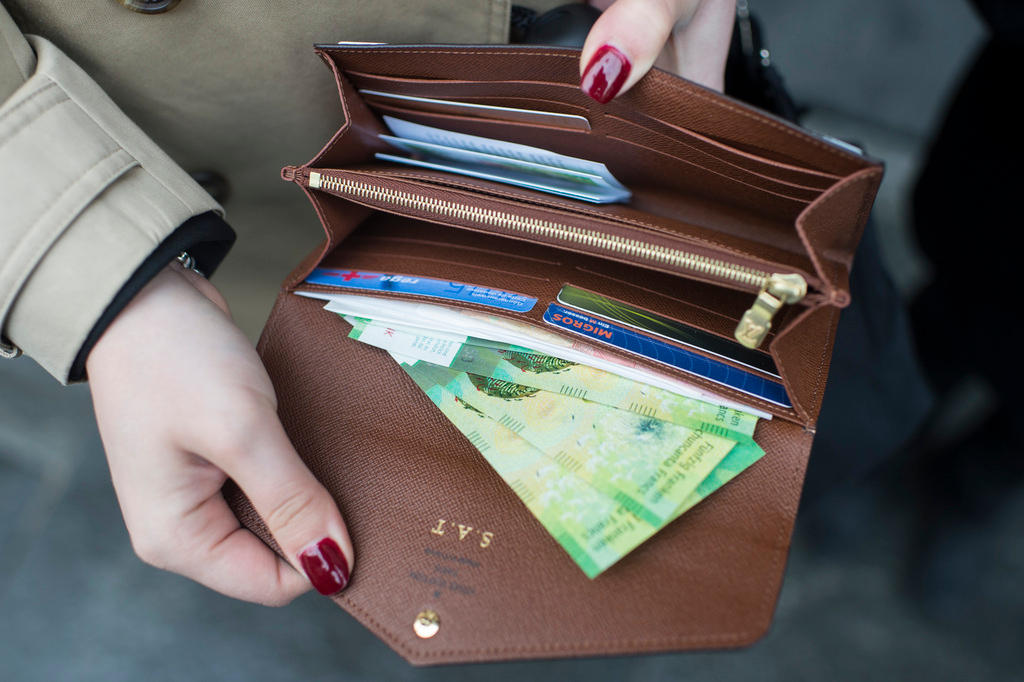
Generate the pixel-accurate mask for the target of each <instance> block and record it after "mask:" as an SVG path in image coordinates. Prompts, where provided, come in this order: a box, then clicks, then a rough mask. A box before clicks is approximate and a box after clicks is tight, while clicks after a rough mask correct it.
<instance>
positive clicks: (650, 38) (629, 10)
mask: <svg viewBox="0 0 1024 682" xmlns="http://www.w3.org/2000/svg"><path fill="white" fill-rule="evenodd" d="M595 4H598V3H595ZM699 4H700V3H699V0H616V2H613V3H612V4H611V6H609V7H608V9H606V10H605V11H604V13H603V14H601V16H600V18H599V19H598V20H597V22H596V23H595V24H594V26H593V27H592V28H591V29H590V33H589V34H588V35H587V40H586V42H585V43H584V44H583V52H582V54H581V58H580V73H581V80H580V87H581V88H582V89H583V92H585V93H587V94H588V95H590V96H591V97H593V98H594V99H596V100H597V101H598V102H601V103H602V104H604V103H605V102H609V101H611V100H612V98H614V97H615V96H616V95H619V94H620V93H623V92H626V91H627V90H629V89H630V88H631V87H633V84H634V83H636V82H637V81H638V80H640V78H641V77H642V76H643V75H644V74H645V73H647V72H648V71H649V70H650V68H651V66H653V65H654V60H656V59H657V58H658V55H659V54H661V50H662V48H663V47H664V46H665V41H666V40H668V37H669V35H671V33H672V29H673V28H674V27H675V25H676V24H677V23H678V22H679V21H684V22H685V21H688V20H689V19H690V17H691V16H692V15H693V13H694V11H695V10H696V8H697V6H698V5H699Z"/></svg>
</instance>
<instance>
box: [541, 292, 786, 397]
mask: <svg viewBox="0 0 1024 682" xmlns="http://www.w3.org/2000/svg"><path fill="white" fill-rule="evenodd" d="M544 321H545V322H547V323H548V324H550V325H552V326H554V327H559V328H561V329H564V330H566V331H569V332H572V333H575V334H579V335H580V336H583V337H586V338H588V339H591V340H593V341H597V342H599V343H603V344H606V345H609V346H614V347H615V348H621V349H622V350H624V351H627V352H629V353H632V354H634V355H639V356H641V357H645V358H649V359H651V360H654V361H656V362H660V363H661V364H663V365H667V366H669V367H674V368H676V369H679V370H682V371H684V372H687V373H689V374H693V375H695V376H699V377H703V378H705V379H708V380H709V381H713V382H715V383H717V384H720V385H722V386H728V387H729V388H733V389H736V390H737V391H741V392H742V393H746V394H747V395H752V396H755V397H757V398H761V399H762V400H767V401H768V402H770V403H773V404H775V405H780V406H782V407H792V406H793V403H792V402H790V400H789V396H787V395H786V389H785V387H784V386H783V385H782V383H781V382H778V381H772V380H771V379H767V378H765V377H763V376H760V375H758V374H754V373H752V372H747V371H745V370H742V369H740V368H738V367H733V366H732V365H728V364H726V363H724V362H719V361H718V360H715V359H713V358H708V357H705V356H703V355H700V354H698V353H694V352H692V351H689V350H686V349H685V348H679V347H677V346H673V345H672V344H669V343H666V342H664V341H662V340H660V339H655V338H651V337H649V336H645V335H643V334H640V333H638V332H636V331H634V330H632V329H627V328H626V327H623V326H622V325H618V324H614V323H612V322H607V321H605V320H599V319H597V318H596V317H592V316H590V315H586V314H584V313H579V312H576V311H574V310H569V309H568V308H564V307H562V306H560V305H558V304H556V303H552V304H550V305H548V308H547V310H546V311H544Z"/></svg>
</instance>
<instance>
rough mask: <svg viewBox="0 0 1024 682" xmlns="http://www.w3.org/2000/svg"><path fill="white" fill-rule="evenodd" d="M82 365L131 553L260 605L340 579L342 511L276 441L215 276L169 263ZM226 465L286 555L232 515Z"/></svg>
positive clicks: (267, 395)
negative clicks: (226, 488) (227, 498)
mask: <svg viewBox="0 0 1024 682" xmlns="http://www.w3.org/2000/svg"><path fill="white" fill-rule="evenodd" d="M86 369H87V371H88V374H89V382H90V386H91V388H92V396H93V403H94V405H95V409H96V420H97V422H98V423H99V429H100V435H101V436H102V438H103V445H104V447H105V449H106V451H107V459H108V461H109V463H110V475H111V478H112V479H113V483H114V488H115V490H116V491H117V496H118V500H119V501H120V504H121V512H122V513H123V514H124V520H125V525H127V527H128V533H129V534H130V535H131V540H132V546H133V547H134V548H135V552H136V554H138V555H139V557H140V558H141V559H142V560H143V561H145V562H147V563H149V564H152V565H154V566H157V567H160V568H164V569H167V570H170V571H174V572H176V573H180V574H182V575H184V576H187V577H189V578H192V579H193V580H196V581H197V582H200V583H202V584H203V585H206V586H207V587H210V588H212V589H214V590H216V591H218V592H221V593H223V594H226V595H228V596H231V597H236V598H238V599H244V600H247V601H254V602H259V603H262V604H269V605H283V604H287V603H288V602H290V601H291V600H292V599H294V598H295V597H296V596H298V595H300V594H302V593H303V592H305V591H307V590H308V589H309V586H310V582H312V583H313V586H314V587H316V588H317V590H318V591H320V592H321V593H324V594H333V593H336V592H338V591H340V590H341V589H342V588H344V587H345V585H346V584H347V583H348V579H349V574H350V571H351V569H352V566H353V559H354V555H353V551H352V542H351V540H350V539H349V536H348V532H347V530H346V529H345V523H344V521H343V520H342V518H341V514H340V513H339V512H338V508H337V506H336V505H335V503H334V500H333V499H332V498H331V496H330V495H329V494H328V492H327V491H326V490H325V489H324V487H323V486H321V485H320V484H319V483H318V482H317V481H316V479H315V478H314V477H313V475H312V474H311V473H310V472H309V470H308V469H307V468H306V466H305V465H304V464H303V463H302V461H301V460H300V459H299V456H298V455H297V454H296V452H295V449H294V448H293V447H292V445H291V443H290V442H289V441H288V437H287V436H286V435H285V432H284V429H283V428H282V427H281V423H280V421H279V420H278V417H277V413H276V408H277V401H276V398H275V396H274V389H273V387H272V386H271V383H270V379H269V378H268V377H267V373H266V371H265V370H264V369H263V365H262V364H261V363H260V360H259V357H258V356H257V355H256V352H255V350H254V349H253V348H252V346H251V345H250V344H249V342H248V340H247V339H246V338H245V336H244V335H243V334H242V332H241V331H240V330H239V329H238V328H237V327H236V326H235V325H234V324H233V323H232V321H231V318H230V316H229V314H228V311H227V306H226V304H225V303H224V299H223V298H222V297H221V296H220V294H219V293H218V292H217V290H216V289H215V288H214V287H213V285H211V284H210V283H209V282H207V281H206V280H205V279H203V278H202V277H200V276H198V275H196V274H194V273H192V272H189V271H186V270H184V269H183V268H181V267H180V266H179V265H178V264H177V263H173V264H172V265H171V266H169V267H168V268H166V269H164V270H163V271H162V272H161V273H160V274H159V275H157V276H156V278H154V279H153V281H152V282H150V283H149V284H148V285H147V286H146V287H145V288H144V289H143V290H142V291H141V292H140V293H139V294H138V295H137V296H136V297H135V299H133V300H132V302H131V303H130V304H129V305H128V306H127V307H126V308H125V309H124V310H123V311H122V312H121V313H120V314H119V315H118V317H117V318H116V319H115V320H114V322H113V323H112V324H111V325H110V327H109V328H107V330H106V332H105V333H104V334H103V336H102V337H101V338H100V340H99V342H98V343H97V344H96V345H95V347H94V348H93V350H92V352H91V353H90V354H89V358H88V360H87V362H86ZM229 476H230V477H231V478H232V479H234V481H235V482H236V483H237V484H238V485H239V487H241V489H242V490H243V491H245V493H246V494H247V495H248V496H249V499H250V500H251V501H252V503H253V505H254V506H255V508H256V510H257V511H258V512H259V514H260V516H262V517H263V519H264V520H265V521H266V523H267V525H268V527H269V528H270V531H271V533H272V534H273V536H274V538H275V539H276V540H277V542H278V543H279V544H280V546H281V548H282V549H283V551H284V552H285V554H286V556H287V558H288V561H287V562H286V561H283V560H281V559H280V558H279V557H278V556H277V555H276V554H274V552H273V551H271V550H270V549H269V548H268V547H267V546H266V545H264V544H263V543H262V542H261V541H260V540H259V538H257V537H256V536H255V535H253V534H252V533H250V532H249V531H248V530H246V529H244V528H242V527H241V526H240V525H239V523H238V520H237V519H236V518H235V516H234V515H233V514H232V513H231V510H230V509H229V508H228V506H227V504H226V503H225V501H224V498H223V497H222V496H221V493H220V489H221V486H222V485H223V484H224V482H225V480H226V479H227V477H229ZM296 569H299V570H296ZM300 570H301V571H304V572H305V574H306V575H303V573H302V572H300ZM307 576H308V580H307Z"/></svg>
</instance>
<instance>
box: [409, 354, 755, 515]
mask: <svg viewBox="0 0 1024 682" xmlns="http://www.w3.org/2000/svg"><path fill="white" fill-rule="evenodd" d="M406 371H408V372H409V373H410V375H411V376H413V378H414V380H415V381H416V382H417V383H418V384H419V385H420V386H421V387H423V386H429V385H432V384H436V385H439V386H441V387H443V388H444V389H446V390H448V391H449V392H451V393H453V394H454V395H455V396H456V397H457V398H459V399H460V400H462V401H463V402H465V403H468V404H469V405H471V406H472V407H474V408H476V409H477V410H479V411H480V412H482V413H484V414H485V415H487V416H488V417H490V418H491V419H494V420H495V421H497V422H498V423H499V424H501V425H503V426H506V427H507V428H509V429H511V430H512V431H513V432H514V433H516V434H518V435H519V436H521V437H522V438H523V439H524V440H526V441H528V442H529V443H530V444H532V445H533V446H535V447H537V448H539V449H540V450H542V451H544V452H545V453H547V455H548V456H549V457H551V458H552V459H554V460H555V461H556V462H558V463H559V464H561V465H562V466H563V467H564V468H565V469H567V470H569V471H571V472H573V473H575V474H577V475H578V476H580V478H582V479H583V480H585V481H587V482H588V483H589V484H590V485H592V486H593V487H595V488H597V489H598V490H599V491H601V492H602V493H604V494H606V495H609V496H611V497H612V499H614V500H615V501H617V502H618V503H619V504H621V505H622V506H624V507H625V508H626V509H628V510H630V511H631V512H633V513H634V514H636V515H637V516H639V517H640V518H642V519H644V520H645V521H646V522H647V523H649V524H651V525H652V526H655V527H657V528H660V527H661V526H663V525H664V524H665V523H666V522H668V521H669V520H671V519H672V518H675V515H676V511H677V510H678V509H679V507H680V506H681V505H682V504H683V503H684V502H685V501H686V500H687V498H688V497H689V496H690V494H691V493H692V492H693V491H694V490H696V489H697V487H698V485H699V484H700V482H701V481H703V480H704V479H705V478H706V477H707V476H708V474H710V473H711V471H712V470H713V469H714V468H715V466H717V465H718V463H719V462H720V461H721V460H722V459H724V458H725V456H726V455H727V454H728V453H729V451H730V450H732V448H733V447H734V446H735V445H736V442H735V441H732V440H729V439H727V438H722V437H719V436H715V435H712V434H707V433H704V432H703V431H699V430H696V429H690V428H687V427H684V426H680V425H678V424H672V423H670V422H666V421H662V420H660V419H654V418H651V417H643V416H640V415H637V414H635V413H632V412H628V411H626V410H618V409H615V408H612V407H608V406H606V405H600V404H598V403H593V402H589V401H586V400H579V399H576V398H571V397H568V396H564V395H559V394H557V393H552V392H550V391H543V390H540V389H536V388H532V387H529V386H523V385H521V384H514V383H511V382H508V381H502V380H498V379H492V378H489V377H482V376H479V375H469V374H466V373H465V372H458V371H454V370H451V369H448V368H444V367H439V366H436V365H428V364H421V363H416V365H415V366H413V367H407V368H406Z"/></svg>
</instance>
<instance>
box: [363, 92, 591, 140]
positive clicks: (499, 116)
mask: <svg viewBox="0 0 1024 682" xmlns="http://www.w3.org/2000/svg"><path fill="white" fill-rule="evenodd" d="M359 94H361V95H362V96H363V97H364V98H366V99H367V101H369V102H370V103H371V104H372V103H373V102H375V101H376V102H379V103H381V104H387V103H391V104H394V105H395V106H401V107H405V108H407V109H416V110H418V111H425V112H431V113H441V114H457V115H460V116H472V117H475V118H489V119H494V120H497V121H512V122H517V123H532V124H538V125H547V126H555V127H558V128H569V129H570V130H583V131H588V130H590V121H588V120H587V118H586V117H585V116H580V115H579V114H563V113H560V112H554V111H538V110H536V109H519V108H516V107H499V106H495V105H493V104H476V103H474V102H458V101H455V100H450V99H433V98H431V97H415V96H413V95H399V94H396V93H393V92H381V91H379V90H360V91H359Z"/></svg>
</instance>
